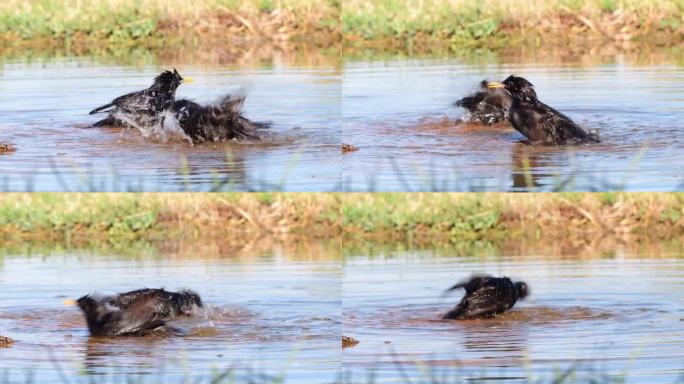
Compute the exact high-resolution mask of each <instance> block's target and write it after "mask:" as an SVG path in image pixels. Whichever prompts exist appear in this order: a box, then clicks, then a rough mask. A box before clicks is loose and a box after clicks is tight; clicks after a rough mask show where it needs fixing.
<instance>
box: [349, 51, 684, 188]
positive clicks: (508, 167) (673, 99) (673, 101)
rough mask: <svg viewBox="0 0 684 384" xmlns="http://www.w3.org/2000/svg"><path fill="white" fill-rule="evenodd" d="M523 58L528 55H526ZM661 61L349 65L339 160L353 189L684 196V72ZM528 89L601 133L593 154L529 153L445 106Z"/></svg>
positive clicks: (504, 131) (583, 150)
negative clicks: (486, 87) (523, 81)
mask: <svg viewBox="0 0 684 384" xmlns="http://www.w3.org/2000/svg"><path fill="white" fill-rule="evenodd" d="M525 54H526V55H527V54H530V52H526V53H525ZM681 65H682V64H681V62H678V61H676V60H673V59H671V58H668V57H667V56H662V55H660V56H659V55H653V57H647V58H633V57H631V56H626V55H621V54H615V53H613V54H611V55H606V56H605V57H604V56H598V55H595V56H590V59H589V60H588V59H587V57H581V56H572V55H568V56H567V57H564V58H563V59H562V60H561V61H560V62H559V60H558V58H557V57H553V56H544V55H539V56H535V55H529V56H524V57H519V56H516V55H515V54H511V56H499V57H495V58H492V57H488V56H486V55H483V56H477V55H474V56H473V57H471V58H468V57H466V58H448V57H436V58H430V57H426V58H416V59H412V58H405V57H386V58H381V59H372V58H371V59H363V58H362V59H349V60H347V61H346V62H345V64H344V77H343V85H342V93H343V96H342V104H343V116H344V121H343V137H342V140H343V141H344V142H345V143H349V144H352V145H354V146H357V147H359V148H361V150H359V151H358V152H354V153H349V154H346V155H345V156H344V157H343V159H342V162H343V169H344V175H343V183H344V188H345V189H346V190H351V191H367V190H375V191H553V190H576V191H592V190H612V189H618V190H633V191H637V190H638V191H649V190H657V191H670V190H679V189H682V186H684V176H683V175H684V141H683V139H682V137H684V136H683V135H682V133H683V132H684V88H683V87H682V84H684V68H683V67H682V66H681ZM512 73H514V74H517V75H519V76H523V77H525V78H527V79H528V80H530V81H531V82H532V83H533V84H534V85H535V87H536V90H537V94H538V96H539V98H540V100H542V101H543V102H545V103H547V104H549V105H551V106H552V107H554V108H556V109H558V110H560V111H561V112H563V113H564V114H566V115H568V116H569V117H571V118H572V119H573V120H575V121H576V122H577V123H579V124H580V125H582V126H584V127H586V128H588V129H592V130H599V132H600V137H601V140H602V143H601V144H598V145H585V146H565V147H532V146H529V145H526V144H524V137H523V136H522V135H521V134H519V133H518V132H517V131H515V130H514V129H513V128H512V127H511V126H510V125H509V124H507V123H505V124H500V125H498V126H494V127H488V126H483V125H480V124H463V123H462V122H461V121H460V117H461V116H462V115H463V114H464V111H463V110H462V109H460V108H457V107H454V106H453V105H452V104H453V103H454V102H455V101H456V100H458V99H460V98H461V97H464V96H466V95H468V94H470V93H472V92H474V91H475V90H476V89H477V87H478V86H479V82H480V81H481V80H482V79H489V80H490V81H494V80H496V81H501V80H503V79H504V78H505V77H506V76H508V75H510V74H512Z"/></svg>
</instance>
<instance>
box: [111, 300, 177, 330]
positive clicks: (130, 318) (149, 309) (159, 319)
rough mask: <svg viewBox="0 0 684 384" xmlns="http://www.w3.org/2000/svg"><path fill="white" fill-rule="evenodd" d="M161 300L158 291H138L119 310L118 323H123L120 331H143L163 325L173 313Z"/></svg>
mask: <svg viewBox="0 0 684 384" xmlns="http://www.w3.org/2000/svg"><path fill="white" fill-rule="evenodd" d="M163 300H164V298H163V297H160V296H159V294H158V293H155V292H152V291H147V292H140V293H139V294H138V295H137V296H136V297H135V298H133V299H132V300H131V301H130V302H129V303H128V305H127V306H126V307H125V310H123V311H121V312H120V314H121V320H120V324H125V328H122V330H121V333H144V332H146V331H150V330H153V329H155V328H158V327H161V326H163V325H165V324H166V321H168V320H170V319H171V317H173V314H172V313H171V312H170V311H169V307H168V306H167V305H164V303H163V302H162V301H163Z"/></svg>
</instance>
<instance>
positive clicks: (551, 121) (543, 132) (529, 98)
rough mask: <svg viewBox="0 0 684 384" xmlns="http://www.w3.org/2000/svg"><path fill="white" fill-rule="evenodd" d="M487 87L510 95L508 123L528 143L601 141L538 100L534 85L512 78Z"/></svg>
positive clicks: (519, 78) (522, 79) (559, 143)
mask: <svg viewBox="0 0 684 384" xmlns="http://www.w3.org/2000/svg"><path fill="white" fill-rule="evenodd" d="M487 88H490V89H497V88H499V89H500V88H503V89H506V90H507V91H508V92H509V93H510V94H511V96H512V98H513V102H512V103H511V107H510V109H509V111H508V120H509V121H510V122H511V125H513V128H515V129H516V130H517V131H518V132H520V133H522V134H523V135H524V136H525V137H527V139H528V140H529V142H530V143H531V144H542V145H561V144H585V143H598V142H600V141H599V138H598V135H597V134H596V133H591V132H587V131H586V130H584V129H583V128H582V127H580V126H579V125H577V124H575V123H574V122H573V121H572V120H570V118H569V117H567V116H565V115H564V114H562V113H560V112H558V111H556V110H555V109H553V108H551V107H549V106H548V105H546V104H544V103H542V102H541V101H539V100H538V99H537V94H536V92H535V91H534V87H533V85H532V84H531V83H530V82H529V81H527V80H525V79H524V78H522V77H519V76H515V75H511V76H509V77H508V78H506V80H504V81H503V83H487Z"/></svg>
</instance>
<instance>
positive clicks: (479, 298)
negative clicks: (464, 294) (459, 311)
mask: <svg viewBox="0 0 684 384" xmlns="http://www.w3.org/2000/svg"><path fill="white" fill-rule="evenodd" d="M497 308H498V302H497V287H496V286H495V285H485V286H483V287H481V288H479V289H478V290H476V291H475V292H473V293H472V294H469V295H468V306H467V307H466V308H465V310H464V311H463V315H464V316H466V317H478V316H483V315H487V314H493V313H496V311H497Z"/></svg>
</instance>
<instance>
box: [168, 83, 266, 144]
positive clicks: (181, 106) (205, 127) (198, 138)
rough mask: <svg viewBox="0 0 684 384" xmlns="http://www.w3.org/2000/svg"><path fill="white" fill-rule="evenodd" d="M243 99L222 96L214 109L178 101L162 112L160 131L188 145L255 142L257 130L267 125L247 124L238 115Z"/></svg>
mask: <svg viewBox="0 0 684 384" xmlns="http://www.w3.org/2000/svg"><path fill="white" fill-rule="evenodd" d="M244 102H245V96H244V95H240V96H231V95H226V96H224V97H223V98H222V99H221V100H220V101H219V102H218V103H217V104H215V105H200V104H197V103H195V102H193V101H190V100H186V99H181V100H177V101H175V102H174V103H173V105H172V106H171V108H169V109H168V110H167V111H165V118H164V125H163V127H162V130H163V131H167V132H173V131H176V132H178V133H182V134H183V135H185V136H186V137H187V138H189V141H191V142H192V143H202V142H205V141H209V142H217V141H226V140H248V139H250V140H259V135H258V133H257V129H258V128H267V127H268V126H269V124H268V123H258V122H254V121H251V120H249V119H247V118H246V117H244V116H243V115H242V105H243V104H244Z"/></svg>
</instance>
